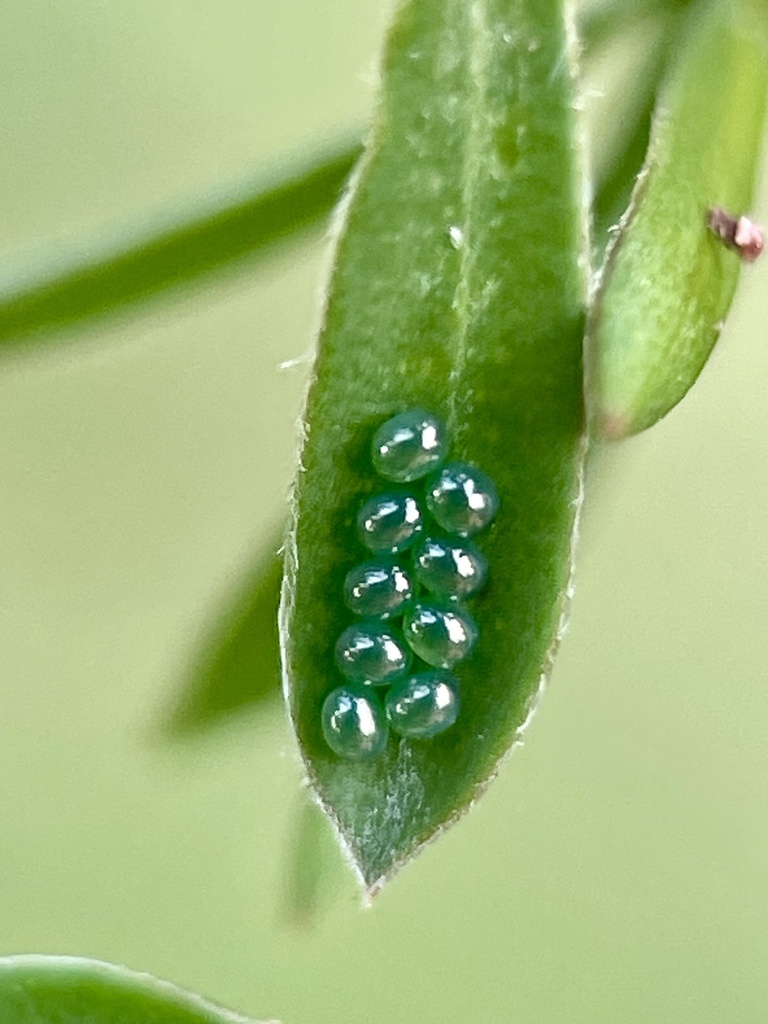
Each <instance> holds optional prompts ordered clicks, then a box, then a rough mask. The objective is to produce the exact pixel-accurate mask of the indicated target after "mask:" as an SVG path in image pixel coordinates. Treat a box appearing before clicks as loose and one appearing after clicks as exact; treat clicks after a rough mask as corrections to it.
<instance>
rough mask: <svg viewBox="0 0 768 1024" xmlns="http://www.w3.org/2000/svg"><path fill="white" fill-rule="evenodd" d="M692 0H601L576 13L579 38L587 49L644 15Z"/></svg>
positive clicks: (672, 9)
mask: <svg viewBox="0 0 768 1024" xmlns="http://www.w3.org/2000/svg"><path fill="white" fill-rule="evenodd" d="M694 2H695V0H603V2H602V3H598V4H593V5H591V6H590V7H589V8H588V9H587V10H586V11H584V12H583V13H582V14H581V16H580V17H579V38H580V39H581V42H582V44H583V46H584V50H585V51H586V52H587V53H589V52H591V51H593V50H596V49H597V48H598V47H600V46H603V45H604V44H605V43H608V42H611V41H612V40H613V39H614V38H615V36H617V35H618V34H620V33H622V32H626V31H627V30H628V29H629V30H631V29H632V26H633V25H634V24H637V23H638V22H641V21H643V20H644V19H646V18H648V17H664V16H666V15H669V14H673V13H677V12H679V11H682V10H684V9H685V8H686V7H690V5H691V4H692V3H694Z"/></svg>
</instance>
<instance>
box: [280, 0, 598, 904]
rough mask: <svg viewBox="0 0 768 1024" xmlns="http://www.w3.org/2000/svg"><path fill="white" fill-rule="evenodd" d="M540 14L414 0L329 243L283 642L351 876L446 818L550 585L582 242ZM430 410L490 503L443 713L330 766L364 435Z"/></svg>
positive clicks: (570, 405) (561, 580) (485, 771)
mask: <svg viewBox="0 0 768 1024" xmlns="http://www.w3.org/2000/svg"><path fill="white" fill-rule="evenodd" d="M572 90H573V85H572V79H571V67H570V55H569V52H568V44H567V38H566V26H565V21H564V17H563V10H562V6H561V3H560V2H556V0H547V2H546V3H542V2H540V0H529V2H524V3H518V4H516V5H514V7H513V8H510V6H509V5H508V4H507V3H503V2H501V0H486V2H484V3H481V4H474V5H467V4H465V3H463V2H459V0H452V2H448V3H444V2H438V0H414V2H412V3H410V4H407V5H405V6H404V7H403V8H401V10H400V13H399V15H398V17H397V19H396V21H395V24H394V27H393V29H392V32H391V34H390V37H389V42H388V45H387V49H386V55H385V60H384V84H383V97H382V101H381V107H380V110H379V112H378V115H377V119H376V122H375V125H374V130H373V134H372V140H371V143H370V146H369V148H368V150H367V153H366V156H365V158H364V162H363V165H362V167H361V169H360V172H359V174H358V178H357V181H356V184H355V188H354V192H353V196H352V199H351V203H350V206H349V209H348V211H347V215H346V219H345V222H344V225H343V227H342V229H341V237H340V241H339V246H338V252H337V260H336V265H335V269H334V273H333V278H332V282H331V287H330V297H329V299H328V306H327V310H326V316H325V324H324V327H323V331H322V334H321V338H320V346H319V353H318V358H317V363H316V368H315V376H314V379H313V384H312V387H311V392H310V396H309V401H308V410H307V426H306V443H305V445H304V448H303V451H302V454H301V472H300V475H299V481H298V490H297V495H296V501H295V513H296V523H295V535H294V540H293V545H292V547H291V550H290V551H289V562H288V572H289V574H288V580H287V585H286V587H285V600H284V608H283V616H282V643H283V646H284V652H285V663H284V665H285V667H284V671H285V675H286V684H287V687H288V691H289V697H290V706H291V711H292V715H293V719H294V723H295V726H296V731H297V734H298V738H299V743H300V746H301V750H302V754H303V756H304V759H305V762H306V765H307V770H308V773H309V776H310V780H311V783H312V785H313V786H314V787H315V789H316V791H317V793H318V794H319V797H320V799H321V800H322V802H323V804H324V805H325V807H326V809H327V810H328V812H329V814H330V815H331V816H332V818H333V819H334V821H335V822H336V824H337V826H338V828H339V831H340V833H341V836H342V838H343V840H344V842H345V844H346V846H347V848H348V850H349V851H350V853H351V855H352V857H353V860H354V862H355V863H356V866H357V868H358V870H359V873H360V876H361V878H362V880H363V882H364V884H365V885H366V886H367V887H368V888H369V889H370V890H375V889H376V888H378V887H379V886H380V885H381V884H382V882H383V880H384V879H385V878H386V877H387V876H388V875H389V874H391V873H392V872H393V871H394V870H395V869H396V868H397V867H398V866H399V865H400V864H402V863H403V862H404V861H405V860H407V859H408V858H409V857H410V856H411V855H413V853H414V852H415V851H416V850H417V849H418V848H419V847H420V846H421V845H422V844H423V843H424V842H426V841H427V840H428V839H429V838H430V837H431V836H433V835H434V834H435V833H436V832H437V831H438V830H439V829H441V828H443V827H444V826H445V825H446V824H447V823H448V822H449V821H450V820H452V819H453V818H455V817H456V816H457V814H459V813H461V811H462V810H464V809H466V808H467V807H468V806H469V804H470V803H471V801H472V800H473V798H474V797H475V796H476V795H477V794H478V792H479V791H480V790H481V789H482V787H483V786H484V785H485V783H486V782H487V780H488V779H489V777H490V776H491V775H492V773H493V772H494V770H495V769H496V767H497V765H498V762H499V760H500V758H501V757H502V756H503V755H504V753H505V752H506V750H507V749H508V748H509V746H510V744H511V743H512V742H513V741H514V739H515V738H516V736H517V735H519V730H520V729H521V728H522V726H523V725H524V724H525V722H526V721H527V720H528V717H529V715H530V713H531V710H532V708H533V706H534V705H535V701H536V697H537V695H538V693H539V691H540V689H541V684H542V679H543V677H544V676H546V674H547V672H548V669H549V664H550V660H551V657H552V654H553V650H554V646H555V644H556V641H557V637H558V633H559V629H560V623H561V619H562V615H563V611H564V605H565V600H566V595H567V590H568V584H569V578H570V567H571V554H572V545H573V533H574V527H575V520H576V515H577V510H578V505H579V501H580V497H579V492H580V476H581V464H582V459H583V454H584V438H583V419H584V417H583V405H582V367H581V341H582V334H583V302H584V293H585V266H586V264H587V263H588V258H587V253H586V240H585V237H584V233H583V227H582V215H581V213H582V211H581V209H580V195H581V187H580V182H579V175H578V167H577V163H578V157H577V148H576V144H575V141H574V139H575V123H574V122H575V115H574V111H573V91H572ZM416 406H419V407H422V408H427V409H430V410H432V411H434V412H436V413H438V414H439V415H442V416H443V417H444V418H445V420H446V421H447V423H448V426H449V430H450V433H451V435H452V441H453V455H454V456H455V457H457V458H461V459H467V460H469V461H472V462H474V463H476V464H477V465H479V466H481V467H482V468H483V470H485V471H486V472H488V473H489V474H490V476H491V477H492V478H493V479H494V480H495V482H496V485H497V487H498V490H499V493H500V495H501V506H502V507H501V512H500V513H499V516H498V519H497V522H496V525H495V526H494V527H493V528H492V529H491V531H490V533H489V534H488V535H487V536H485V535H484V537H483V547H484V549H485V552H486V554H487V555H488V558H489V563H490V565H491V581H490V583H489V585H488V587H487V589H486V590H485V591H484V592H483V593H482V594H481V595H480V596H479V597H478V598H477V599H476V602H475V604H474V606H473V612H475V613H476V618H477V621H478V624H479V627H480V636H481V640H480V642H479V644H478V648H477V651H476V653H474V654H473V655H472V657H471V658H470V659H468V660H467V662H465V663H463V664H462V665H461V666H460V667H459V668H458V669H457V675H458V677H459V680H460V684H461V687H462V694H463V708H462V712H461V716H460V718H459V721H458V723H457V724H456V725H455V726H454V727H453V728H452V729H450V730H448V731H447V732H446V733H444V734H443V735H442V736H440V737H438V738H436V739H434V740H431V741H430V742H418V741H405V740H403V741H400V742H399V743H398V742H396V741H395V740H394V739H393V740H391V741H390V745H389V748H388V749H387V751H386V753H385V755H384V756H382V757H381V758H380V759H379V760H377V761H375V762H373V763H370V764H354V765H353V764H350V763H347V762H343V761H340V760H339V759H338V758H337V757H336V756H335V755H333V754H332V753H331V751H330V750H329V749H328V747H327V746H326V744H325V742H324V740H323V736H322V733H321V729H320V708H321V705H322V703H323V699H324V697H325V695H326V694H327V693H328V692H329V691H330V690H332V689H333V688H334V687H335V686H336V685H337V683H338V682H339V676H338V674H337V670H336V668H335V666H334V661H333V646H334V642H335V640H336V637H337V636H338V635H339V634H340V633H341V631H342V630H343V629H344V627H345V626H346V625H347V624H348V621H349V619H348V614H349V613H348V612H347V611H346V609H345V607H344V602H343V600H342V586H343V580H344V576H345V573H346V571H347V570H348V569H349V568H350V567H351V566H352V565H353V564H354V563H355V561H356V560H360V558H361V555H362V552H361V551H360V550H359V549H358V547H357V542H356V540H355V532H354V525H353V523H354V519H355V515H356V513H357V509H358V507H359V506H360V504H361V502H362V501H363V500H364V498H365V497H366V496H367V495H368V494H370V493H371V492H372V490H373V488H374V487H375V486H376V482H375V480H374V478H373V474H372V470H371V467H370V442H371V438H372V435H373V432H374V430H375V429H376V427H377V426H378V425H379V424H380V423H381V422H382V421H383V420H384V419H386V418H387V417H389V416H390V415H392V414H394V413H397V412H398V411H400V410H402V409H405V408H409V407H416Z"/></svg>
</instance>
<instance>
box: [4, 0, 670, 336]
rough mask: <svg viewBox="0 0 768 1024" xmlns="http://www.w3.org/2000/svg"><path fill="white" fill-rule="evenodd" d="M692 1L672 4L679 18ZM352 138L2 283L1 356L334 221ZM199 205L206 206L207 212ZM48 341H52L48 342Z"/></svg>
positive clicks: (630, 17) (615, 15) (609, 24)
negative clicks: (167, 221) (150, 226)
mask: <svg viewBox="0 0 768 1024" xmlns="http://www.w3.org/2000/svg"><path fill="white" fill-rule="evenodd" d="M687 2H689V0H673V2H672V3H671V6H672V7H674V8H676V7H679V6H681V5H684V4H685V3H687ZM668 6H670V4H668V3H665V2H663V0H645V2H643V3H642V4H636V5H632V4H628V3H626V2H624V0H610V2H607V3H606V4H604V5H602V6H601V7H599V8H597V9H595V10H594V11H590V12H588V13H587V14H586V15H585V17H584V30H585V36H584V38H585V45H586V49H587V51H592V50H594V49H596V48H598V47H599V46H600V45H602V44H603V43H605V42H606V41H608V40H610V38H611V37H612V36H614V35H615V34H616V33H617V32H619V31H621V30H622V29H626V27H627V25H628V24H631V23H632V22H633V21H634V20H635V18H637V17H638V16H645V15H647V14H649V13H656V12H660V11H662V10H664V9H666V8H667V7H668ZM359 155H360V144H359V142H358V141H357V137H356V135H355V133H354V132H350V134H349V136H348V139H347V140H346V141H344V142H342V143H341V144H338V145H336V146H335V147H333V148H332V149H329V150H326V151H319V152H317V153H315V154H313V156H312V157H311V158H310V159H308V160H307V161H306V163H305V165H304V167H303V168H301V167H300V168H298V169H297V168H296V167H295V166H294V165H288V166H287V168H283V169H281V170H279V171H275V172H273V173H272V174H270V175H267V176H265V177H264V178H263V179H262V180H260V181H258V182H256V183H255V185H254V186H252V187H251V188H249V189H246V190H243V189H240V190H238V191H237V193H235V194H234V195H233V194H229V195H227V196H225V197H223V198H222V199H221V200H220V201H219V202H218V203H215V204H214V205H213V206H212V207H211V206H210V205H209V203H208V202H206V203H205V204H204V205H205V206H206V207H207V208H205V209H202V208H199V209H195V210H194V211H193V212H192V213H191V214H189V215H188V216H187V217H186V218H184V217H182V218H180V220H179V222H178V223H175V224H171V226H165V225H163V226H162V227H158V229H157V230H156V231H155V232H154V233H147V234H146V236H145V237H144V238H141V239H139V240H138V241H137V240H136V239H135V238H133V237H132V238H130V239H129V240H126V241H125V242H124V243H123V244H122V245H120V244H118V245H113V246H111V247H110V248H109V249H108V250H105V249H104V245H103V242H101V241H99V242H97V243H93V244H91V246H90V247H89V248H88V249H87V250H86V251H88V252H89V255H88V256H86V257H83V255H82V250H81V249H78V251H77V253H76V254H73V255H72V256H71V258H70V259H69V260H66V259H59V260H57V262H56V264H54V265H53V266H50V267H47V268H43V269H41V271H40V272H39V273H37V274H35V275H34V276H33V277H31V278H29V279H27V280H22V281H21V283H19V282H17V281H16V280H13V281H5V282H2V281H0V350H2V348H7V347H13V346H17V345H26V344H29V343H30V342H31V341H43V340H45V339H46V337H47V336H50V335H53V334H56V333H57V332H60V331H62V330H66V329H68V328H69V329H75V328H78V327H80V326H82V325H85V324H88V323H89V322H90V321H92V320H94V319H98V318H103V317H106V316H110V315H114V314H116V313H119V312H120V311H123V310H124V309H125V308H126V307H128V306H131V305H133V304H138V303H141V302H147V301H150V300H152V299H157V298H158V297H160V296H165V294H166V293H168V292H171V291H172V290H174V289H177V288H181V287H184V286H186V287H191V286H193V285H195V284H197V283H200V281H201V280H204V279H205V278H206V277H207V276H208V275H210V274H214V273H221V272H223V271H224V270H227V269H232V268H233V267H234V266H237V265H238V264H239V263H241V262H242V261H243V260H245V259H248V258H254V257H256V256H257V255H258V254H259V253H260V252H263V251H264V250H265V249H266V248H268V246H270V245H271V244H273V243H275V242H277V241H279V240H281V239H284V238H287V237H288V236H290V235H291V234H293V233H295V232H297V231H299V230H301V229H305V228H307V227H310V226H312V225H313V224H315V223H316V222H317V221H318V220H320V219H321V218H323V217H324V216H325V215H326V214H328V213H329V212H330V210H331V209H332V207H333V205H334V204H335V202H336V200H337V199H338V196H339V192H340V190H341V188H342V186H343V184H344V181H345V180H346V178H347V176H348V174H349V172H350V171H351V169H352V167H353V166H354V163H355V161H356V160H357V158H358V156H359ZM202 206H203V204H201V207H202ZM49 340H51V339H50V338H49Z"/></svg>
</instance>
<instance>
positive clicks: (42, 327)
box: [0, 138, 360, 348]
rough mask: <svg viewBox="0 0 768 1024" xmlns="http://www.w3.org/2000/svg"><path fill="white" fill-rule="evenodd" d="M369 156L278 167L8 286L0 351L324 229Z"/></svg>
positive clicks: (330, 156) (343, 150) (327, 155)
mask: <svg viewBox="0 0 768 1024" xmlns="http://www.w3.org/2000/svg"><path fill="white" fill-rule="evenodd" d="M359 152H360V145H359V143H358V142H357V140H356V139H354V138H353V139H351V140H350V141H345V142H343V143H341V144H340V145H337V146H336V147H335V148H333V149H332V150H331V151H330V152H329V151H326V152H318V153H316V154H315V155H314V157H313V160H312V161H311V162H310V163H308V164H307V165H306V166H304V167H303V168H301V169H299V170H296V169H292V171H289V172H287V173H286V170H285V169H280V170H275V171H273V172H272V173H271V174H268V175H264V176H262V177H261V178H260V179H259V180H258V181H256V182H255V183H253V184H251V185H249V186H248V187H247V188H241V189H239V190H238V191H237V192H236V193H234V194H232V193H229V194H226V195H224V196H222V197H221V198H219V199H218V200H217V201H215V202H214V203H212V204H211V203H210V202H208V203H207V204H206V208H204V209H201V208H199V207H197V208H195V209H194V211H193V212H192V213H191V214H190V215H189V216H188V217H187V218H186V219H182V220H181V222H180V223H176V224H174V225H172V226H170V227H168V228H165V227H162V228H159V229H156V230H155V231H154V232H149V233H148V234H147V235H146V236H145V237H144V238H141V239H139V240H138V241H137V240H136V239H135V238H131V239H129V240H128V241H126V242H125V243H123V244H120V243H118V244H117V245H115V244H114V243H113V244H112V245H111V246H110V248H109V249H108V250H107V251H104V250H103V249H101V250H99V249H97V251H95V252H91V251H90V250H89V255H88V256H87V257H85V258H84V259H83V258H82V257H76V258H75V259H72V260H70V261H69V263H67V262H66V261H65V265H64V267H63V268H62V267H61V266H60V265H59V266H55V267H52V268H50V271H49V272H48V273H47V274H46V273H42V274H39V275H37V276H36V277H35V278H34V279H32V280H29V281H27V282H25V283H22V284H18V283H16V282H10V283H7V284H6V285H5V286H4V287H3V286H2V285H0V348H3V347H9V346H14V345H19V344H25V343H28V342H29V340H30V338H31V337H37V336H39V335H44V334H50V333H51V332H55V331H60V330H62V329H63V328H70V327H79V326H81V325H82V324H83V323H85V322H87V321H89V320H91V319H93V318H97V317H103V316H106V315H109V314H113V313H115V312H117V311H119V310H121V309H123V308H124V307H125V306H127V305H129V304H131V303H136V302H139V301H146V300H148V299H151V298H157V297H159V296H161V295H162V296H163V297H164V296H165V294H166V293H167V292H168V291H170V290H171V289H174V288H178V287H180V286H189V285H191V284H194V283H195V282H198V281H199V280H200V279H201V278H204V277H207V276H208V275H210V274H213V273H220V272H222V271H224V270H227V269H231V268H232V267H235V266H238V265H239V264H240V263H242V261H243V260H245V259H248V258H253V257H254V256H256V255H258V254H259V253H261V252H263V251H264V250H265V249H266V248H267V247H268V246H270V245H273V244H274V243H275V242H278V241H279V240H281V239H284V238H286V237H288V236H289V235H291V234H292V233H294V232H296V231H299V230H300V229H305V228H307V227H310V226H312V225H314V224H315V223H317V221H318V220H319V219H320V218H322V217H324V216H325V215H326V214H327V213H328V211H329V210H330V208H331V206H332V205H333V204H334V203H335V202H336V200H337V199H338V196H339V192H340V190H341V187H342V185H343V183H344V181H345V179H346V177H347V175H348V174H349V172H350V170H351V168H352V166H353V164H354V162H355V160H356V159H357V157H358V155H359ZM91 249H93V246H92V247H91Z"/></svg>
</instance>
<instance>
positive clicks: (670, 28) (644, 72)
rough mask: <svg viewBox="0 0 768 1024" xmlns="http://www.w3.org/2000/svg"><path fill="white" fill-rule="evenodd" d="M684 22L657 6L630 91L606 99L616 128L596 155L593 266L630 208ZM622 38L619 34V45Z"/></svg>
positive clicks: (678, 16) (677, 13) (597, 262)
mask: <svg viewBox="0 0 768 1024" xmlns="http://www.w3.org/2000/svg"><path fill="white" fill-rule="evenodd" d="M683 21H684V16H683V14H682V12H681V11H680V10H677V9H674V10H672V11H666V10H665V9H663V7H661V6H659V9H658V10H655V11H654V12H653V17H652V18H651V21H650V25H649V24H647V23H645V22H643V23H641V27H643V28H644V29H645V31H646V32H648V31H649V29H650V32H649V37H650V38H649V40H648V45H647V46H646V49H645V53H644V55H643V60H642V62H641V67H640V72H639V74H637V75H635V76H634V78H633V81H632V87H631V89H628V90H626V94H625V95H624V96H623V102H621V103H618V102H616V101H614V102H611V100H610V98H607V101H608V103H609V106H610V110H611V118H612V120H613V122H614V123H615V125H616V126H617V127H616V128H615V130H614V133H613V136H614V139H615V142H614V144H613V146H610V145H609V146H603V147H602V150H598V151H596V152H595V154H594V166H595V172H594V173H595V179H596V181H595V198H594V204H593V209H592V218H593V224H594V238H593V242H594V248H595V253H594V256H595V264H596V265H599V264H600V263H601V262H602V259H603V255H604V250H605V247H606V245H607V243H608V240H609V234H608V233H609V229H610V228H612V227H615V226H616V225H617V224H618V222H619V219H620V218H621V215H622V214H623V213H624V211H625V210H626V208H627V206H628V205H629V201H630V198H631V196H632V190H633V189H634V186H635V182H636V181H637V176H638V174H639V173H640V170H641V168H642V166H643V160H644V158H645V154H646V151H647V149H648V139H649V138H650V134H651V122H652V118H653V111H654V109H655V107H656V100H657V96H658V90H659V85H660V83H661V81H662V79H663V77H664V74H665V72H666V68H667V64H668V61H669V57H670V54H672V53H674V51H675V47H676V45H677V44H678V41H679V37H680V29H681V23H682V22H683ZM633 24H635V20H634V19H633ZM630 31H631V29H630ZM624 38H625V36H621V37H620V41H621V39H624Z"/></svg>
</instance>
